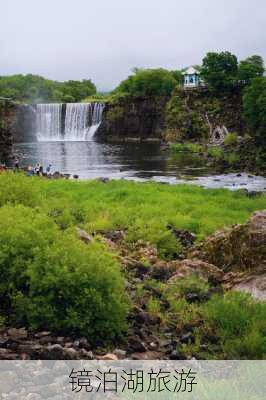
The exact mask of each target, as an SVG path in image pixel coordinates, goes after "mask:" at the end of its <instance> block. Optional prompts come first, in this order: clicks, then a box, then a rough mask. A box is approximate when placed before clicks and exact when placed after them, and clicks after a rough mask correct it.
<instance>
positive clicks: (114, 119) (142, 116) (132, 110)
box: [96, 97, 169, 142]
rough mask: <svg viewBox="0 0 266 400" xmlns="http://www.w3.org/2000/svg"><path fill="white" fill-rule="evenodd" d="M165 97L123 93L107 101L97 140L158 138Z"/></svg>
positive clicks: (119, 140)
mask: <svg viewBox="0 0 266 400" xmlns="http://www.w3.org/2000/svg"><path fill="white" fill-rule="evenodd" d="M168 100H169V99H168V98H166V97H152V98H151V97H130V98H129V97H125V98H122V99H119V100H118V101H117V102H116V103H115V104H107V105H106V107H105V110H104V113H103V121H102V124H101V125H100V127H99V129H98V131H97V133H96V140H98V141H105V142H121V141H135V140H136V141H142V140H160V139H161V136H162V132H163V130H164V123H165V122H164V120H165V118H164V113H165V106H166V103H167V101H168Z"/></svg>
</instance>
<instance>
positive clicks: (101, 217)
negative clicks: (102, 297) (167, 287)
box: [0, 173, 265, 254]
mask: <svg viewBox="0 0 266 400" xmlns="http://www.w3.org/2000/svg"><path fill="white" fill-rule="evenodd" d="M0 188H1V190H0V205H4V204H8V203H10V202H11V204H12V205H13V204H23V205H25V206H29V207H39V208H40V209H41V210H42V211H43V212H45V213H46V214H47V215H49V216H50V218H52V219H53V221H55V222H58V221H60V218H61V216H62V215H65V216H66V217H64V218H66V220H65V221H68V222H67V227H71V226H73V225H77V224H80V223H81V224H82V225H81V226H82V227H84V228H85V229H86V230H88V232H89V233H94V232H96V233H97V232H102V231H106V230H108V231H109V230H111V229H128V230H127V235H126V240H127V241H128V242H129V243H132V244H133V243H135V242H136V241H138V240H144V241H150V242H151V243H152V244H155V245H158V246H159V248H160V249H161V251H162V253H165V254H167V253H168V252H169V249H171V250H170V253H172V254H174V252H175V251H177V247H176V246H179V245H178V244H177V243H178V242H177V241H176V240H175V238H174V235H172V233H171V231H169V230H168V229H167V225H168V224H171V225H172V226H174V227H176V228H180V229H188V230H190V231H192V232H194V233H196V234H197V235H198V236H199V237H200V238H202V237H203V236H205V235H206V234H209V233H212V232H214V231H215V230H217V229H220V228H222V227H224V226H225V225H228V224H234V223H241V222H244V221H245V220H246V219H247V218H248V217H249V215H250V214H251V213H252V212H253V211H255V210H259V209H263V208H265V196H264V195H263V196H260V197H255V198H253V199H251V198H248V197H247V196H245V195H244V194H242V193H241V194H240V193H239V192H230V191H228V190H225V189H219V190H217V189H213V190H211V189H208V190H207V189H202V188H200V187H197V186H195V185H173V186H171V185H161V184H159V183H143V184H139V183H135V182H128V181H110V182H109V183H108V184H103V183H101V182H98V181H88V182H72V181H65V180H44V179H39V178H37V177H34V178H30V177H26V176H24V175H22V174H14V173H6V174H2V175H0ZM16 193H18V194H17V195H16ZM16 197H17V199H16ZM164 246H166V247H164Z"/></svg>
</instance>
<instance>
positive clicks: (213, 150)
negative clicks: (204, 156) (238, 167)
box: [208, 146, 224, 160]
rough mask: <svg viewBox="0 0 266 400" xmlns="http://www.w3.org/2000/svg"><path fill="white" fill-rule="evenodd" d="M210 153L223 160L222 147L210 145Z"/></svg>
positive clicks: (216, 158) (213, 156)
mask: <svg viewBox="0 0 266 400" xmlns="http://www.w3.org/2000/svg"><path fill="white" fill-rule="evenodd" d="M208 155H209V156H210V157H212V158H214V159H215V160H222V159H223V157H224V151H223V149H222V148H221V147H217V146H215V147H210V148H209V149H208Z"/></svg>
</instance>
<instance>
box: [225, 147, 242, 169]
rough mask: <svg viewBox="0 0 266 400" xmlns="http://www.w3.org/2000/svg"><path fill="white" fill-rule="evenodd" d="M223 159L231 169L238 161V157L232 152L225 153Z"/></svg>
mask: <svg viewBox="0 0 266 400" xmlns="http://www.w3.org/2000/svg"><path fill="white" fill-rule="evenodd" d="M224 159H225V161H226V162H227V163H228V164H229V166H231V167H233V166H234V165H235V164H237V163H238V161H239V160H240V155H239V154H237V153H235V152H234V151H232V152H230V153H225V154H224Z"/></svg>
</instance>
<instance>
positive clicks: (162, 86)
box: [115, 68, 177, 96]
mask: <svg viewBox="0 0 266 400" xmlns="http://www.w3.org/2000/svg"><path fill="white" fill-rule="evenodd" d="M176 85H177V81H176V79H175V78H174V77H173V75H172V73H171V72H170V71H167V70H165V69H163V68H158V69H135V70H134V75H130V76H129V77H128V78H127V79H126V80H124V81H122V82H121V83H120V85H119V86H118V87H117V88H116V89H115V93H123V94H130V95H131V96H170V95H171V93H172V91H173V90H174V88H175V87H176Z"/></svg>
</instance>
